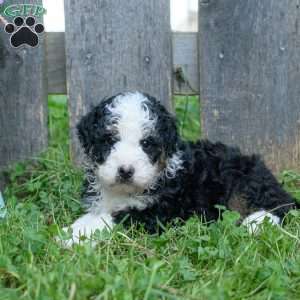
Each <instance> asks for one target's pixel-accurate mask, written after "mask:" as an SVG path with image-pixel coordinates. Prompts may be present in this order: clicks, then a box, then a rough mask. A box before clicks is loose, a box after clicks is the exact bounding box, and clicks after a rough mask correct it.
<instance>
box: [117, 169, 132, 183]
mask: <svg viewBox="0 0 300 300" xmlns="http://www.w3.org/2000/svg"><path fill="white" fill-rule="evenodd" d="M118 172H119V176H120V178H121V179H122V180H126V181H127V180H129V179H131V178H132V177H133V174H134V168H133V167H132V166H121V167H119V169H118Z"/></svg>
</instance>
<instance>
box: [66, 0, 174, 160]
mask: <svg viewBox="0 0 300 300" xmlns="http://www.w3.org/2000/svg"><path fill="white" fill-rule="evenodd" d="M65 15H66V54H67V55H66V56H67V81H68V84H67V87H68V94H69V105H70V106H69V112H70V128H71V139H72V153H73V155H74V157H75V160H76V159H77V158H78V157H79V156H80V150H79V147H78V143H77V136H76V129H75V126H76V124H77V122H78V120H79V118H80V117H81V116H82V115H83V114H85V113H86V112H87V111H88V110H89V109H90V106H92V105H95V104H97V103H99V101H100V100H101V99H102V98H103V97H106V96H109V95H112V94H115V93H117V92H120V91H126V90H141V91H144V92H147V93H150V94H152V95H154V96H156V97H157V99H159V100H160V101H161V102H162V103H164V105H166V106H167V107H168V108H170V107H171V100H170V99H171V94H172V90H171V86H172V82H171V71H172V65H171V62H172V57H171V54H172V53H171V29H170V3H169V0H164V1H157V0H148V1H142V0H128V1H123V0H101V1H94V0H87V1H80V0H73V1H71V0H66V1H65Z"/></svg>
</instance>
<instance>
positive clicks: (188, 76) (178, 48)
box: [173, 32, 199, 95]
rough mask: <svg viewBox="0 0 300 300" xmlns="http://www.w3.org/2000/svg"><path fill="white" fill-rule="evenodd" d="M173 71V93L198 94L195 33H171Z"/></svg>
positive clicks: (196, 35) (196, 39)
mask: <svg viewBox="0 0 300 300" xmlns="http://www.w3.org/2000/svg"><path fill="white" fill-rule="evenodd" d="M173 71H174V73H173V93H174V94H190V95H198V94H199V67H198V34H197V33H195V32H174V33H173Z"/></svg>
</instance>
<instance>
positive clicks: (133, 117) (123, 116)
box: [108, 93, 155, 143]
mask: <svg viewBox="0 0 300 300" xmlns="http://www.w3.org/2000/svg"><path fill="white" fill-rule="evenodd" d="M147 101H148V99H147V98H146V97H145V96H144V95H142V94H140V93H127V94H124V95H119V96H117V97H116V98H115V99H114V101H113V103H112V104H111V105H110V106H109V107H108V109H109V111H110V112H111V113H112V115H113V119H115V120H116V121H117V124H116V125H117V128H118V133H119V136H120V139H121V140H123V141H124V140H126V141H127V142H130V143H137V142H139V141H140V140H141V139H142V138H143V137H144V136H145V133H147V132H148V131H150V130H151V128H153V126H154V123H155V119H154V118H153V116H151V113H150V112H149V109H148V106H147Z"/></svg>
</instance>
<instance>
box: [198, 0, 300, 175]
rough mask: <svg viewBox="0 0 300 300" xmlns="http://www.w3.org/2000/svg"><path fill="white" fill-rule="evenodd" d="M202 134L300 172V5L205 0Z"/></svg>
mask: <svg viewBox="0 0 300 300" xmlns="http://www.w3.org/2000/svg"><path fill="white" fill-rule="evenodd" d="M199 7H200V12H199V49H200V59H199V61H200V78H201V100H202V106H203V107H202V112H203V132H204V134H205V136H206V137H208V138H210V139H212V140H221V141H223V142H226V143H229V144H235V145H239V146H241V147H242V149H243V150H244V151H245V152H247V153H252V152H258V153H261V154H262V155H263V156H264V158H265V159H266V161H267V163H268V165H269V166H270V167H271V168H272V169H273V170H274V171H280V170H282V169H285V168H288V169H289V168H296V169H299V168H300V84H299V82H300V65H299V61H300V28H299V24H300V22H299V21H300V19H299V16H300V8H299V7H300V2H299V0H289V1H278V0H269V1H260V0H229V1H223V0H210V1H206V0H205V1H204V0H203V1H202V0H200V5H199Z"/></svg>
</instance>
